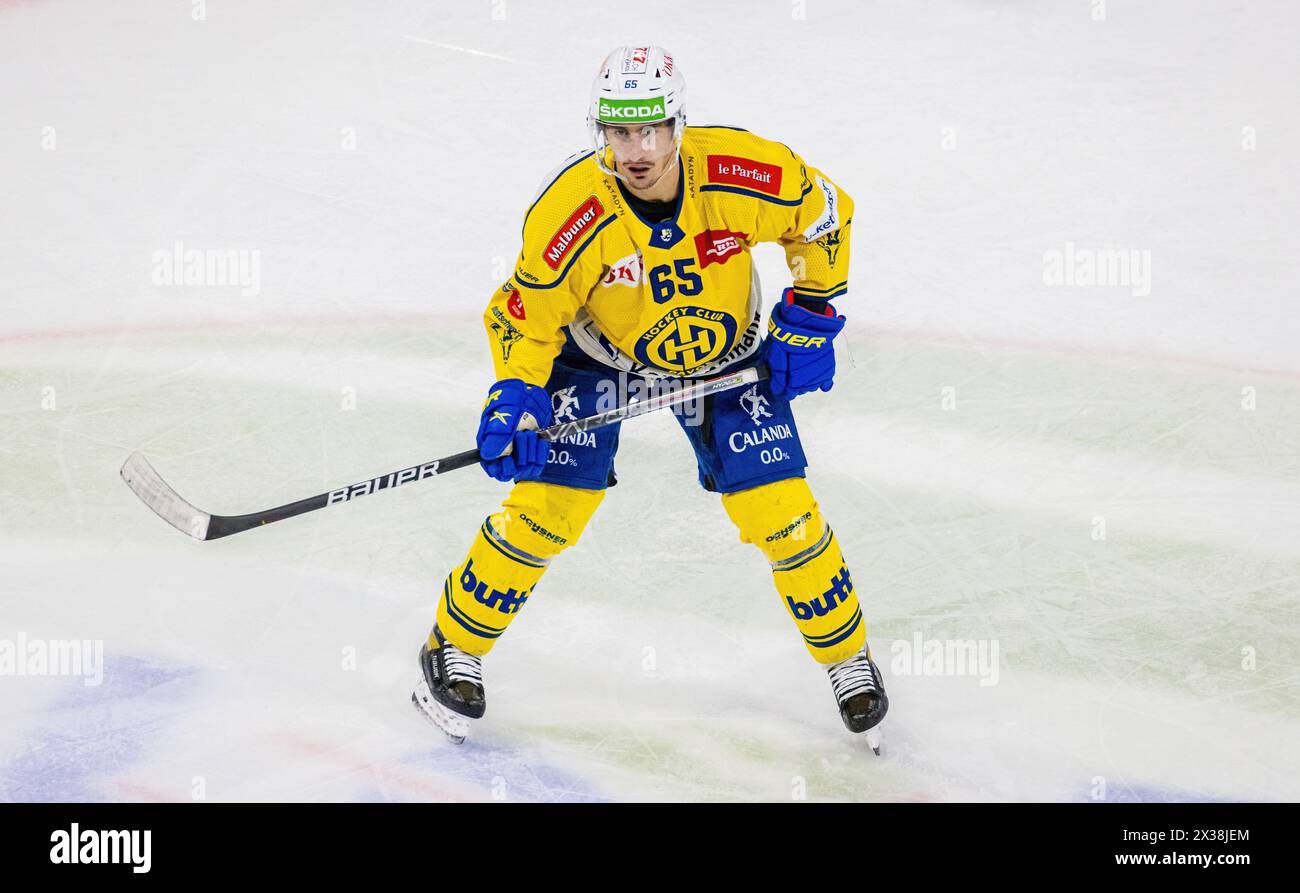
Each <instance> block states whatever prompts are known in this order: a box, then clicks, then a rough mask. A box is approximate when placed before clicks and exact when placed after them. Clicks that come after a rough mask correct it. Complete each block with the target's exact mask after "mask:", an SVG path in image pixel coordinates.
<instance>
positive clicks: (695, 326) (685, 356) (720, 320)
mask: <svg viewBox="0 0 1300 893" xmlns="http://www.w3.org/2000/svg"><path fill="white" fill-rule="evenodd" d="M735 337H736V320H735V318H734V317H733V316H732V315H731V314H730V313H724V312H722V311H719V310H709V309H708V308H707V307H674V308H673V309H672V310H669V311H668V312H667V313H665V314H664V315H663V316H661V317H660V318H659V319H658V321H656V322H655V323H654V325H652V326H650V327H649V328H648V329H646V330H645V331H644V332H642V333H641V337H639V338H637V341H636V358H637V359H638V360H640V361H641V362H642V363H645V364H647V365H650V366H658V367H659V368H660V369H668V370H671V371H673V372H677V373H679V374H682V375H685V374H689V373H690V372H692V371H693V370H695V369H698V368H699V367H701V366H703V365H704V364H705V363H707V362H709V361H710V360H715V359H717V358H718V357H720V356H722V354H723V353H725V352H726V350H727V348H729V347H730V346H731V342H732V340H733V339H734V338H735Z"/></svg>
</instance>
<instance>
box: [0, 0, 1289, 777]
mask: <svg viewBox="0 0 1300 893" xmlns="http://www.w3.org/2000/svg"><path fill="white" fill-rule="evenodd" d="M1106 7H1107V16H1106V19H1105V21H1094V20H1093V19H1092V9H1093V4H1090V3H1087V2H1060V3H1040V4H1024V3H1015V2H993V0H988V2H979V0H946V2H936V3H930V4H900V3H849V2H844V3H834V2H829V0H809V2H808V3H807V4H806V7H804V8H806V19H804V20H800V19H796V18H792V15H791V12H792V9H796V8H798V5H793V4H790V3H785V2H775V0H774V2H761V3H742V2H734V3H700V2H691V3H686V2H682V3H640V4H623V3H594V2H593V3H586V4H581V5H579V6H574V5H572V4H561V3H540V2H538V3H532V2H529V3H525V2H522V0H506V2H505V3H504V4H491V3H487V2H483V3H427V2H426V3H417V2H412V0H394V2H389V3H382V4H381V3H344V2H340V0H335V2H324V0H314V2H310V3H308V2H277V3H274V4H270V3H257V2H252V0H224V2H221V3H209V4H207V7H206V10H207V18H206V20H204V21H195V20H193V19H192V17H191V12H192V6H191V5H190V4H184V3H180V4H164V3H157V2H149V0H118V2H115V3H112V4H107V3H77V2H71V0H17V2H15V0H0V120H3V122H4V127H3V128H0V207H2V208H3V213H0V310H3V315H2V316H0V497H2V498H0V537H2V539H0V565H2V566H3V582H2V583H0V647H3V643H4V642H5V641H16V640H17V637H18V636H19V635H20V634H21V635H23V636H25V637H27V639H29V640H30V639H40V640H55V639H58V640H64V639H85V640H91V641H97V642H102V646H103V649H104V678H103V682H102V684H101V685H99V686H86V685H83V684H82V682H81V680H80V679H76V678H69V677H67V676H33V675H0V716H2V717H3V721H0V799H13V800H49V799H73V800H101V799H107V800H120V799H127V800H136V799H143V800H153V799H162V800H190V799H193V798H195V797H198V796H202V797H203V798H206V799H209V800H282V799H302V800H356V799H363V800H443V799H456V800H467V799H494V798H496V799H506V800H568V799H578V800H593V799H616V800H624V799H638V800H653V799H719V800H728V799H762V800H790V799H797V798H798V797H799V796H806V797H807V798H808V799H833V800H874V799H889V800H984V799H992V800H1005V799H1032V800H1039V799H1043V800H1076V801H1083V800H1095V799H1105V800H1111V801H1113V800H1131V799H1143V800H1161V799H1171V800H1181V799H1249V800H1261V799H1263V800H1269V799H1286V800H1295V799H1297V798H1300V771H1298V770H1297V768H1296V760H1295V754H1296V753H1300V697H1298V693H1300V659H1298V655H1300V647H1298V646H1300V622H1298V621H1300V609H1298V605H1297V602H1298V601H1300V599H1298V598H1297V591H1298V589H1300V464H1298V462H1297V458H1298V456H1300V401H1298V400H1297V387H1298V386H1300V350H1297V344H1300V322H1298V321H1297V320H1298V319H1300V314H1298V313H1297V311H1296V301H1297V298H1298V297H1300V294H1298V291H1300V289H1298V287H1297V275H1296V262H1295V258H1296V248H1295V235H1296V232H1297V231H1298V230H1300V194H1297V193H1298V192H1300V190H1298V189H1297V186H1298V183H1297V176H1296V172H1295V171H1296V166H1295V159H1296V158H1297V157H1300V126H1298V125H1297V115H1296V112H1295V107H1296V102H1295V85H1296V84H1297V83H1300V56H1298V55H1297V53H1296V52H1295V49H1294V35H1295V32H1296V28H1297V26H1298V25H1300V12H1298V11H1297V9H1296V7H1295V5H1294V4H1292V3H1287V2H1282V0H1274V2H1255V3H1246V2H1239V3H1222V2H1209V0H1201V2H1173V0H1149V2H1143V3H1137V2H1124V0H1110V2H1109V3H1107V4H1106ZM494 10H502V11H504V17H503V18H497V17H494ZM636 40H645V41H652V42H659V43H663V44H665V45H667V46H669V47H670V48H671V49H672V50H673V51H674V52H675V54H676V57H677V59H678V61H679V64H680V65H681V66H682V67H683V70H684V71H685V73H686V76H687V78H688V79H689V83H690V100H689V103H690V116H691V120H692V121H693V122H695V123H727V124H735V125H739V126H742V127H747V128H749V129H751V130H754V131H756V132H758V133H761V134H764V135H767V136H770V137H772V138H775V139H779V140H781V141H783V142H786V143H788V144H789V145H791V146H793V147H795V148H796V149H797V150H798V151H799V152H801V153H802V154H803V155H805V156H806V157H807V158H808V159H809V160H811V161H812V162H813V163H815V164H817V165H818V166H820V167H822V168H823V169H825V170H826V171H827V172H829V173H830V174H831V175H832V176H833V177H835V178H836V180H837V181H838V182H840V183H841V184H842V185H843V186H844V188H845V189H847V190H848V191H849V192H850V193H851V194H852V195H853V196H854V197H855V199H856V202H857V211H856V213H855V220H854V223H855V226H854V241H853V273H852V284H851V288H852V290H851V292H850V294H849V295H848V296H847V297H846V298H845V299H843V300H842V301H841V302H840V309H841V310H842V311H843V312H844V313H845V314H846V315H847V316H848V318H849V325H848V329H847V331H846V335H845V338H844V341H843V343H842V345H841V349H840V352H839V357H840V363H841V366H840V374H839V377H838V379H837V383H836V387H835V389H834V391H832V392H831V393H830V394H828V395H817V396H815V397H807V398H801V399H800V401H799V402H798V404H796V406H797V409H798V412H799V421H800V429H801V432H802V434H803V440H804V443H805V447H806V449H807V451H808V453H809V456H810V459H811V461H812V463H813V464H812V467H811V469H810V471H809V480H810V482H811V484H812V486H813V489H814V492H816V493H817V495H818V497H819V500H820V502H821V505H822V509H823V511H824V512H825V514H826V516H827V518H828V519H829V521H830V523H831V524H832V525H833V526H834V528H835V530H836V532H837V535H838V536H839V538H840V540H841V543H842V545H843V548H844V551H845V554H846V556H847V557H848V559H849V561H850V564H851V567H852V570H853V575H854V580H855V582H856V583H857V586H858V594H859V596H860V597H861V598H862V601H863V606H864V611H865V613H866V616H867V619H868V623H869V626H868V630H869V636H870V641H871V642H872V646H873V649H874V651H875V653H876V655H877V657H878V659H879V662H880V663H881V666H882V669H883V670H884V672H885V674H886V678H887V682H888V686H889V692H890V696H891V703H892V706H891V710H890V714H889V719H888V720H887V724H886V727H885V754H884V756H882V757H881V758H875V757H873V756H872V755H871V754H870V753H869V752H868V751H867V750H866V748H865V743H864V742H863V741H862V740H861V739H860V738H855V737H853V736H851V735H849V734H848V733H847V732H845V730H844V729H843V727H842V726H841V725H840V722H839V719H838V716H837V715H836V712H835V709H834V704H833V701H832V698H831V694H830V689H829V685H828V683H827V682H826V680H825V678H824V674H822V672H821V671H820V670H819V669H818V668H817V667H816V666H815V665H814V664H813V663H812V662H811V661H810V660H809V658H808V656H807V653H806V652H805V650H804V648H803V646H802V644H801V643H800V641H799V638H798V636H797V635H796V633H795V631H794V629H793V627H792V625H791V623H790V621H789V619H788V616H787V615H786V614H785V613H784V609H783V608H782V606H781V603H780V601H779V600H778V598H777V596H776V594H775V592H774V591H773V588H772V585H771V578H770V575H769V574H768V572H767V570H766V568H765V565H764V562H763V560H762V558H761V556H760V555H759V553H758V552H756V551H754V550H753V549H752V547H749V546H745V545H742V544H740V543H739V542H738V541H737V538H736V533H735V530H734V528H733V527H732V526H731V524H730V523H729V522H728V520H727V519H726V517H725V515H724V513H723V512H722V510H721V507H720V506H719V504H718V500H717V498H716V496H713V495H711V494H707V493H704V492H703V491H701V490H700V489H699V487H698V486H697V484H696V479H695V469H694V463H693V461H692V459H691V456H690V451H689V449H688V447H687V446H686V444H685V442H684V441H683V439H682V438H681V436H680V434H679V433H678V431H677V428H676V425H675V424H673V422H672V421H671V420H670V419H667V418H663V417H648V418H644V419H639V420H637V421H635V422H634V423H629V424H628V425H627V426H626V427H625V429H624V432H623V445H622V450H621V452H620V455H619V459H618V463H617V464H618V469H619V479H620V483H619V484H618V486H617V487H615V488H613V489H612V490H611V491H610V493H609V495H608V497H607V498H606V500H605V502H604V504H603V505H602V506H601V508H600V510H599V511H598V513H597V515H596V517H595V519H594V520H593V522H592V524H591V526H590V528H589V529H588V531H587V532H586V533H585V534H584V535H583V539H582V542H581V543H580V544H579V545H578V546H577V547H576V548H574V549H573V550H571V551H570V552H568V553H566V554H565V555H564V556H563V557H562V558H561V559H559V560H558V561H557V562H556V563H555V565H554V566H553V567H552V568H551V570H549V571H548V573H547V576H546V578H545V580H544V581H543V584H542V585H541V586H540V587H539V589H538V592H537V596H536V597H535V598H534V599H532V600H531V601H530V603H529V606H528V608H527V610H526V611H525V612H524V613H522V614H521V615H520V616H519V617H518V619H517V620H516V621H515V623H514V624H513V625H512V627H511V629H510V632H509V634H508V636H506V637H505V638H503V639H502V641H501V642H500V644H499V645H498V646H497V647H496V649H495V650H494V651H493V652H492V653H491V655H490V656H489V658H488V660H487V662H486V677H487V682H488V686H489V701H490V709H489V713H488V715H487V717H486V718H485V719H484V720H483V721H482V723H480V724H479V725H478V726H477V727H476V728H475V729H474V731H473V733H472V737H471V739H470V740H469V741H468V742H467V743H466V744H465V745H464V746H462V747H460V748H456V747H453V746H451V745H450V744H447V743H445V742H443V741H442V740H440V739H439V737H438V735H437V733H436V732H435V731H434V730H433V729H432V728H431V727H430V726H428V725H427V724H426V723H425V722H424V721H423V720H422V719H421V718H420V717H419V716H417V715H416V714H415V712H414V711H413V710H412V709H411V707H410V706H409V704H408V702H407V698H408V694H409V689H410V685H411V683H412V682H413V681H414V677H415V673H416V667H415V661H414V657H415V653H416V650H417V649H418V647H419V644H420V641H421V639H422V638H423V636H424V635H425V634H426V632H427V630H428V626H429V624H430V622H431V620H432V616H433V605H434V599H435V596H436V594H437V592H438V590H439V588H440V586H441V580H442V577H443V576H444V575H445V574H446V572H447V570H448V569H449V567H450V566H451V565H452V564H453V563H454V562H456V561H458V560H459V559H460V558H461V557H462V555H463V553H464V550H465V548H466V546H467V545H468V543H469V542H470V540H471V538H472V536H473V534H474V531H475V529H476V527H477V525H478V524H479V523H480V522H481V520H482V517H483V516H484V515H485V514H487V513H488V512H489V511H491V510H493V508H494V507H495V505H496V504H497V502H498V501H499V499H500V498H501V497H502V496H503V495H504V492H505V489H506V488H505V487H504V486H503V485H498V484H497V483H495V482H493V481H491V480H489V479H488V478H486V477H485V476H484V475H482V474H481V473H479V472H477V471H475V470H466V471H463V472H457V473H456V474H454V475H449V476H447V477H444V478H438V479H435V480H433V481H429V482H425V483H422V484H418V485H413V486H411V487H407V488H404V489H402V490H399V491H395V492H392V493H385V494H381V495H378V496H375V497H371V498H367V499H364V500H361V501H359V502H356V503H352V504H349V505H348V506H346V507H344V508H340V509H332V510H330V511H326V512H320V513H317V514H315V515H312V516H308V517H306V518H301V519H297V520H293V521H288V522H285V523H283V524H277V525H274V526H272V527H268V528H266V529H264V530H257V531H251V532H248V533H245V534H241V535H239V536H236V537H232V538H230V539H226V540H221V541H216V542H211V543H197V542H193V541H190V540H188V539H187V538H186V537H184V536H183V535H181V534H179V533H177V532H175V531H173V530H171V529H169V528H168V527H167V526H166V525H165V524H163V523H162V522H161V521H160V520H159V519H158V518H157V517H155V516H154V515H153V514H152V513H151V512H149V511H148V510H147V509H146V508H145V507H144V506H142V505H141V504H140V503H139V502H138V501H136V500H135V497H134V496H133V495H132V494H131V493H130V491H129V490H128V489H127V488H126V487H125V485H123V483H122V481H121V480H120V479H119V478H118V475H117V471H118V468H119V466H120V465H121V463H122V461H123V460H124V459H125V458H126V456H127V455H128V454H129V453H130V452H131V451H133V450H136V449H139V450H143V451H144V452H145V453H146V455H148V456H149V457H150V459H151V461H152V462H153V463H154V464H155V466H156V467H157V468H158V470H159V471H160V472H161V473H162V474H163V476H164V477H166V478H167V479H168V480H169V481H170V482H171V483H172V484H173V485H175V486H176V487H177V489H178V490H179V491H180V493H181V495H182V496H184V497H185V498H187V499H189V500H190V501H192V502H194V503H195V504H196V505H198V506H200V507H202V508H204V509H206V510H208V511H212V512H219V513H239V512H242V511H247V510H249V509H252V508H258V507H263V506H266V505H270V504H277V503H280V502H287V501H289V500H292V499H295V498H298V497H301V496H304V495H308V494H310V493H315V492H320V491H322V490H324V489H327V488H330V487H333V486H337V485H340V484H343V483H348V482H351V481H353V480H356V479H359V478H362V477H365V476H366V475H368V474H371V473H377V472H380V471H385V470H388V469H392V468H398V467H402V466H405V465H408V464H412V463H414V462H416V461H420V460H424V459H428V458H433V457H435V456H439V455H445V454H448V453H452V452H458V451H460V450H462V449H465V448H466V447H467V446H469V445H470V444H472V437H473V430H474V425H475V422H476V414H477V413H476V411H477V408H478V406H479V402H480V400H481V394H482V392H483V388H484V386H485V385H486V384H487V383H489V381H490V377H491V366H490V362H489V357H488V354H487V343H486V340H485V338H484V336H483V334H482V332H481V328H480V324H479V315H480V312H481V307H482V304H483V302H484V300H485V299H486V297H487V294H488V290H489V289H491V288H493V287H494V285H495V284H497V283H498V282H499V281H500V280H501V278H503V277H504V275H505V272H506V271H507V270H508V269H509V266H510V264H511V262H512V261H513V257H514V255H515V254H516V252H517V250H518V243H517V239H518V227H519V220H520V215H521V212H522V210H523V209H524V207H525V206H526V204H527V201H528V199H529V197H530V196H532V194H533V193H534V191H535V189H536V187H537V185H538V181H539V179H540V178H541V177H542V175H543V174H544V173H545V172H546V171H547V170H549V169H551V168H552V167H553V166H554V165H555V164H556V163H557V162H558V161H559V160H560V159H561V158H563V157H564V156H565V155H567V154H569V153H570V152H571V151H573V150H574V149H576V148H579V147H581V146H582V145H583V144H584V142H585V139H586V134H585V128H584V126H583V122H582V115H583V112H584V103H585V99H586V96H587V90H588V85H589V78H590V77H591V76H592V73H593V71H594V69H595V67H596V63H597V61H598V60H599V59H600V57H601V56H602V55H603V54H604V53H605V52H607V51H608V50H609V49H610V48H611V47H612V46H614V45H616V44H618V43H620V42H624V41H636ZM945 128H952V130H951V131H946V130H945ZM1245 128H1253V131H1247V130H1245ZM1252 132H1253V139H1254V148H1246V147H1243V140H1247V139H1249V138H1251V137H1250V136H1249V134H1250V133H1252ZM349 134H354V135H355V148H354V149H346V148H344V140H345V139H346V138H347V137H348V135H349ZM946 137H950V138H951V139H953V140H955V142H953V143H950V144H949V145H950V148H945V144H944V140H945V138H946ZM176 242H182V243H184V244H185V245H186V246H187V247H195V248H235V249H247V250H256V251H258V252H259V253H260V259H261V282H260V292H259V293H258V294H256V295H249V296H243V295H241V294H240V291H239V289H238V288H236V287H219V286H207V287H200V286H192V287H185V286H179V287H168V286H159V285H155V284H154V282H153V281H152V279H151V269H152V256H153V254H154V252H155V251H158V250H169V249H170V248H171V246H172V245H173V244H174V243H176ZM1067 242H1073V243H1075V245H1076V246H1078V247H1084V248H1121V249H1126V250H1137V251H1149V252H1150V257H1151V259H1152V273H1153V278H1152V287H1151V291H1150V294H1148V295H1134V294H1133V290H1132V289H1131V288H1126V287H1095V288H1079V287H1074V288H1070V287H1048V286H1046V285H1044V281H1043V258H1044V252H1046V251H1051V250H1063V249H1064V247H1065V245H1066V243H1067ZM756 257H757V259H758V263H759V265H760V270H761V272H762V277H763V281H764V283H765V284H766V286H767V288H768V289H769V291H771V292H773V293H774V292H775V290H776V289H778V288H779V287H780V284H781V283H782V282H783V281H785V279H786V277H785V275H784V274H783V271H782V269H781V259H780V254H779V252H778V251H776V250H775V249H772V248H770V247H769V248H765V249H762V250H760V251H759V252H757V254H756ZM769 297H770V295H769ZM945 388H952V389H954V390H952V391H951V392H948V393H949V394H950V396H951V397H952V399H953V400H954V401H955V402H952V403H951V404H948V405H949V408H945V404H944V403H943V400H944V395H945V391H944V389H945ZM1247 389H1249V390H1247ZM349 400H354V401H355V408H345V406H347V405H349V404H348V403H347V401H349ZM1249 407H1253V408H1249ZM1103 530H1104V537H1103V536H1100V535H1099V534H1100V533H1101V532H1102V531H1103ZM917 635H919V636H921V637H922V638H923V640H974V641H977V642H983V643H985V644H986V645H989V644H993V643H996V645H997V647H998V655H999V661H998V664H997V669H998V673H997V676H996V683H995V684H989V685H984V684H981V680H980V679H979V678H977V677H975V676H972V675H956V674H948V675H940V676H935V675H924V674H920V675H918V674H915V673H912V672H909V670H910V669H911V668H910V667H909V666H907V665H906V664H905V662H904V661H902V660H901V649H902V648H903V647H904V646H905V645H908V644H909V643H911V642H912V641H913V638H914V636H917ZM984 681H992V679H991V678H990V679H985V680H984Z"/></svg>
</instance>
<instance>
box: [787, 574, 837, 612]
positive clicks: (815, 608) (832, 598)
mask: <svg viewBox="0 0 1300 893" xmlns="http://www.w3.org/2000/svg"><path fill="white" fill-rule="evenodd" d="M852 594H853V578H852V577H850V576H849V569H848V568H847V567H845V566H844V565H840V572H839V573H838V574H836V575H835V576H833V577H831V588H830V589H827V590H826V591H825V592H823V593H822V594H821V596H820V597H818V598H815V599H813V600H812V601H808V602H797V601H795V600H794V599H793V598H791V597H790V596H788V595H787V596H786V597H785V602H786V604H787V605H789V606H790V613H791V614H793V615H794V616H795V617H797V618H798V619H800V620H812V619H813V618H814V617H825V616H826V615H827V614H829V613H830V612H831V611H834V610H835V608H836V607H837V606H839V605H842V604H844V603H845V602H846V601H848V600H849V596H850V595H852Z"/></svg>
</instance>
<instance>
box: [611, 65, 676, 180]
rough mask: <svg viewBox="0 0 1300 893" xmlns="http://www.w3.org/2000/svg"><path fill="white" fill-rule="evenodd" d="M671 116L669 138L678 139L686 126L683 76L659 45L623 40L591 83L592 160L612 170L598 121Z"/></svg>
mask: <svg viewBox="0 0 1300 893" xmlns="http://www.w3.org/2000/svg"><path fill="white" fill-rule="evenodd" d="M668 120H671V121H672V122H673V142H674V145H676V147H677V148H678V149H680V148H681V145H682V133H683V132H684V131H685V130H686V79H685V78H684V77H682V72H681V69H680V68H678V67H677V66H676V65H675V64H674V63H673V57H672V54H671V53H669V52H668V51H667V50H665V49H664V48H663V47H655V46H641V47H633V46H623V47H619V48H618V49H616V50H614V51H613V52H612V53H610V54H609V55H608V56H606V57H605V60H604V61H603V62H601V63H600V70H599V71H598V72H597V73H596V80H595V82H593V83H592V85H591V103H590V105H589V106H588V108H587V129H588V130H589V131H590V132H591V144H592V146H593V147H594V148H595V150H596V163H597V164H599V165H600V169H601V170H603V171H604V172H605V173H607V174H614V175H615V176H620V175H618V174H616V173H615V171H614V170H613V169H612V167H611V166H610V163H609V161H608V160H607V159H606V154H607V152H608V150H609V146H608V144H607V143H606V141H605V134H604V132H603V130H602V129H601V126H600V125H602V124H632V125H636V124H654V123H656V122H659V121H668Z"/></svg>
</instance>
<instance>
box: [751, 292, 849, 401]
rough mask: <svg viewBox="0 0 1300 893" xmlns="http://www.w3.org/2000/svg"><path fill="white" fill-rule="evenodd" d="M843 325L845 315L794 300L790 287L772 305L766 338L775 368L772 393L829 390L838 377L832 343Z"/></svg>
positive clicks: (767, 354)
mask: <svg viewBox="0 0 1300 893" xmlns="http://www.w3.org/2000/svg"><path fill="white" fill-rule="evenodd" d="M843 328H844V317H842V316H839V315H837V314H836V313H835V308H834V307H832V306H831V305H830V304H827V305H826V315H825V316H818V315H817V314H816V313H813V312H812V311H811V310H808V309H807V308H805V307H800V306H799V305H798V304H796V303H794V289H791V288H787V289H786V290H785V292H784V293H783V294H782V295H781V303H779V304H777V305H776V306H775V307H773V308H772V316H771V319H770V320H769V321H768V324H767V337H766V338H764V339H763V348H762V356H763V359H764V360H766V361H767V367H768V369H770V370H771V372H772V381H771V387H772V393H773V394H776V395H777V396H781V395H785V396H787V397H789V398H790V399H792V400H793V399H794V398H795V397H798V396H799V395H800V394H806V393H808V392H809V391H817V390H821V391H829V390H830V389H831V385H832V384H833V382H834V378H835V346H834V345H833V344H832V343H831V342H832V341H833V339H834V338H835V336H836V335H838V334H839V333H840V330H841V329H843Z"/></svg>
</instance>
